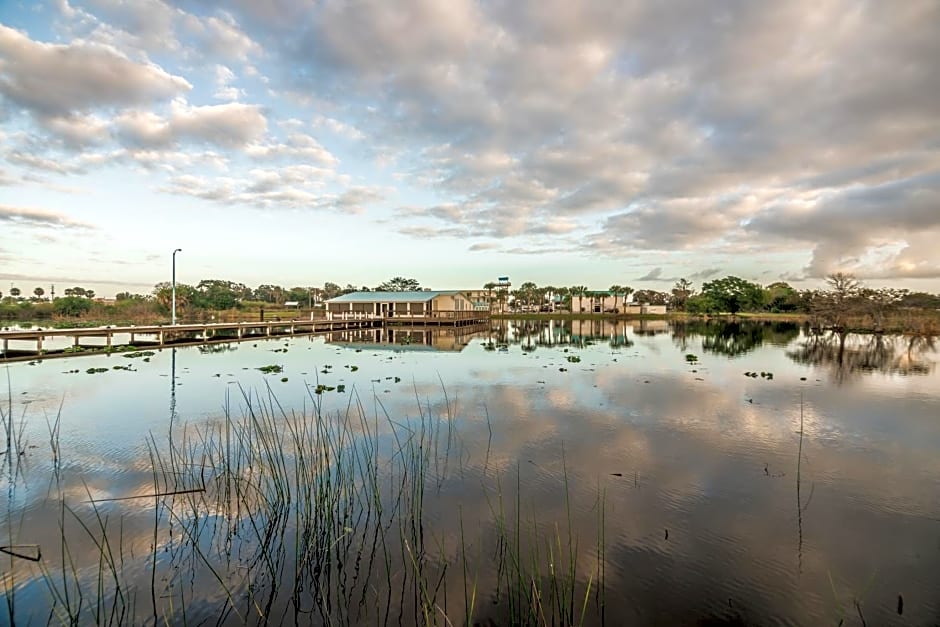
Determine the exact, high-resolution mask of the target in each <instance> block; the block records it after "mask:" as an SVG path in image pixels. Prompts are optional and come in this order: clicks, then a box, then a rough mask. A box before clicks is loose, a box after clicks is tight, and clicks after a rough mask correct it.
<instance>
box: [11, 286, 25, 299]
mask: <svg viewBox="0 0 940 627" xmlns="http://www.w3.org/2000/svg"><path fill="white" fill-rule="evenodd" d="M21 293H22V292H20V288H18V287H11V288H10V296H12V297H13V298H19V297H20V294H21Z"/></svg>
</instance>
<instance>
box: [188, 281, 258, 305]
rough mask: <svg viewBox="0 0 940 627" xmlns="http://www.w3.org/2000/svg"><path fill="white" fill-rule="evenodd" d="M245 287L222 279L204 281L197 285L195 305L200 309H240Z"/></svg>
mask: <svg viewBox="0 0 940 627" xmlns="http://www.w3.org/2000/svg"><path fill="white" fill-rule="evenodd" d="M244 291H245V286H244V285H242V284H241V283H233V282H232V281H223V280H220V279H203V280H202V281H200V282H199V283H198V284H197V285H196V295H195V296H196V297H195V299H194V300H193V303H192V304H193V305H195V306H196V307H198V308H200V309H216V310H221V309H234V308H236V307H238V304H239V302H240V297H241V294H243V293H244Z"/></svg>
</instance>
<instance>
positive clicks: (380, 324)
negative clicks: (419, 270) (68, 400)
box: [0, 312, 489, 363]
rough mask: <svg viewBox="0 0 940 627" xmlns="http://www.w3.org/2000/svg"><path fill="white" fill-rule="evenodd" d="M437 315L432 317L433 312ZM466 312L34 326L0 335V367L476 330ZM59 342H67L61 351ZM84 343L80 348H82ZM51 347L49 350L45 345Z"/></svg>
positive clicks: (475, 322)
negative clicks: (388, 330) (363, 335)
mask: <svg viewBox="0 0 940 627" xmlns="http://www.w3.org/2000/svg"><path fill="white" fill-rule="evenodd" d="M435 313H437V312H435ZM468 313H470V312H440V314H456V315H449V316H448V315H440V314H438V315H431V316H407V317H389V318H378V317H360V318H352V317H350V318H345V319H331V320H325V319H315V320H266V321H258V322H217V323H195V324H177V325H168V324H167V325H140V326H102V327H85V328H78V327H75V328H68V329H52V328H43V327H38V326H37V327H36V328H32V329H15V330H10V331H0V347H2V352H0V363H2V362H7V361H22V360H33V359H37V358H40V359H46V358H50V357H69V356H76V355H85V354H100V353H102V352H104V353H109V352H112V351H114V350H116V349H118V347H122V348H123V347H127V346H133V347H134V348H135V349H136V348H149V347H161V346H170V345H172V346H183V345H194V344H206V343H215V342H238V341H243V340H249V339H259V338H266V337H278V336H291V335H311V334H316V333H330V332H333V331H345V330H354V329H374V328H384V327H389V326H399V325H407V326H411V327H415V326H426V327H427V326H434V327H439V326H453V327H463V326H470V325H479V324H480V323H482V322H483V321H484V320H485V319H487V320H488V318H489V316H488V315H483V314H479V313H477V314H474V315H473V316H468V315H467V314H468ZM60 338H67V339H69V340H71V342H70V343H68V345H66V346H62V345H61V344H62V342H61V341H54V340H58V339H60ZM83 341H84V343H83ZM53 343H54V344H56V345H57V346H56V347H50V346H49V344H53Z"/></svg>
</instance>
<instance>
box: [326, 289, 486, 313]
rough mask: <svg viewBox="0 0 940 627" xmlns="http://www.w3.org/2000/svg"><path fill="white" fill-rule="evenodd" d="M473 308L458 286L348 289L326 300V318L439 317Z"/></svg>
mask: <svg viewBox="0 0 940 627" xmlns="http://www.w3.org/2000/svg"><path fill="white" fill-rule="evenodd" d="M474 309H475V307H474V303H473V302H471V301H470V299H469V298H467V296H466V294H465V293H464V292H461V291H460V290H423V291H422V290H417V291H408V292H350V293H349V294H343V295H342V296H337V297H336V298H331V299H330V300H328V301H326V317H327V319H329V320H344V319H349V318H353V319H355V318H400V317H407V318H412V317H442V316H447V315H448V314H452V313H454V312H457V313H460V312H472V311H474Z"/></svg>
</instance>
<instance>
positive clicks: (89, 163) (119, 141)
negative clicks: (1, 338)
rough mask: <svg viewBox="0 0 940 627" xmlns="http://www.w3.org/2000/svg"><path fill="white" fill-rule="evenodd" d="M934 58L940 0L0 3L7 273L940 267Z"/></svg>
mask: <svg viewBox="0 0 940 627" xmlns="http://www.w3.org/2000/svg"><path fill="white" fill-rule="evenodd" d="M938 59H940V2H936V1H935V0H905V1H904V2H874V1H872V2H867V1H864V0H853V1H848V0H845V1H840V0H829V1H826V2H819V1H818V0H793V1H791V2H775V3H765V2H752V1H750V0H739V1H731V0H728V1H715V2H701V1H700V0H674V1H670V2H653V1H649V2H641V1H626V0H625V1H613V0H611V1H584V2H570V1H568V0H492V1H491V0H446V1H443V0H440V1H431V0H397V1H395V2H388V1H387V0H375V1H372V0H356V1H346V2H343V1H334V0H318V1H314V0H269V1H266V2H256V1H255V0H231V1H229V2H215V1H213V2H210V1H208V0H178V1H171V0H52V1H49V2H18V1H17V0H0V292H3V293H4V294H6V293H8V290H9V287H10V285H11V284H12V285H16V286H17V287H20V288H21V289H22V290H23V291H24V292H25V293H29V292H31V291H32V288H33V287H35V286H43V287H44V288H45V289H46V291H47V293H48V289H49V285H50V284H56V285H57V288H58V289H64V287H66V286H72V285H81V286H84V287H91V288H93V289H96V291H97V292H98V294H99V295H109V294H113V293H115V292H119V291H126V290H129V291H135V292H149V291H150V289H151V288H152V286H153V285H154V284H155V283H157V282H159V281H167V280H169V279H170V275H171V270H172V263H171V253H172V251H173V250H174V249H176V248H180V249H182V252H180V253H178V255H177V257H176V270H177V280H178V281H181V282H187V283H196V282H198V281H199V280H201V279H210V278H217V279H228V280H233V281H238V282H243V283H245V284H247V285H250V286H257V285H259V284H262V283H276V284H281V285H286V286H292V285H303V286H306V285H311V286H312V285H322V284H323V283H324V282H325V281H332V282H336V283H340V284H343V285H345V284H347V283H352V284H354V285H369V286H374V285H376V284H378V283H380V282H382V281H383V280H385V279H388V278H389V277H392V276H397V275H401V276H407V277H414V278H416V279H418V280H419V281H420V282H421V284H422V285H424V286H428V287H434V288H439V289H443V288H478V287H480V286H482V285H483V284H484V283H486V282H488V281H492V280H495V279H496V278H497V277H498V276H509V277H510V279H511V280H512V281H513V283H514V284H518V283H521V282H523V281H534V282H536V283H538V284H540V285H546V284H550V285H587V286H588V287H590V288H593V289H601V288H606V287H608V286H610V285H612V284H621V285H629V286H632V287H634V289H660V290H668V289H669V288H670V287H671V286H672V284H673V283H674V282H675V281H676V280H677V279H678V278H680V277H684V278H689V279H691V280H692V281H694V282H695V283H696V286H700V285H701V283H702V282H703V281H707V280H710V279H713V278H719V277H721V276H725V275H729V274H733V275H737V276H741V277H743V278H746V279H749V280H753V281H757V282H759V283H762V284H768V283H771V282H774V281H779V280H785V281H789V282H790V283H791V284H792V285H794V286H796V287H815V286H818V285H820V284H821V280H822V279H823V278H824V277H825V276H826V275H827V274H828V273H830V272H834V271H844V272H852V273H854V274H855V275H856V276H858V277H859V278H861V279H863V280H864V281H865V282H866V283H867V284H869V285H874V286H878V285H893V286H900V287H906V288H909V289H914V290H926V291H931V292H940V63H938V62H937V60H938ZM59 286H61V287H59Z"/></svg>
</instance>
